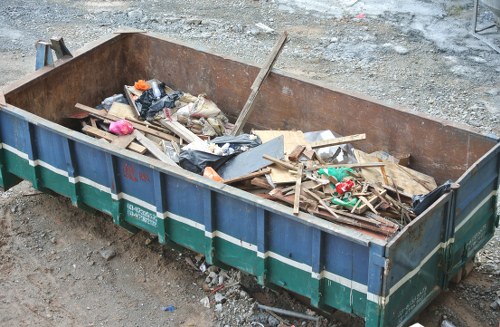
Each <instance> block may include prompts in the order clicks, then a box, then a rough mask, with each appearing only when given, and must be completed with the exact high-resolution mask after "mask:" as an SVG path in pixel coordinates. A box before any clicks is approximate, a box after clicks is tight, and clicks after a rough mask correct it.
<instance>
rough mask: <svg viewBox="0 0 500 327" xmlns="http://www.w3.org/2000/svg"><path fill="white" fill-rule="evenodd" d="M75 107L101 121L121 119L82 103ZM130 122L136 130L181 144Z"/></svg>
mask: <svg viewBox="0 0 500 327" xmlns="http://www.w3.org/2000/svg"><path fill="white" fill-rule="evenodd" d="M75 107H76V108H78V109H80V110H83V111H85V112H87V113H89V114H91V115H92V116H94V117H97V118H100V119H107V120H111V121H117V120H120V118H119V117H116V116H113V115H111V114H109V113H108V112H107V111H106V110H99V109H94V108H91V107H89V106H86V105H83V104H81V103H77V104H76V105H75ZM127 120H128V119H127ZM128 121H129V122H130V123H131V124H132V126H133V127H134V129H137V130H139V131H141V132H143V133H146V134H150V135H154V136H158V137H159V138H162V139H165V140H169V141H174V142H179V139H178V138H176V137H174V136H172V135H170V134H167V133H163V132H160V131H158V130H156V129H153V128H149V127H148V126H147V125H145V124H143V123H138V122H135V121H130V120H128Z"/></svg>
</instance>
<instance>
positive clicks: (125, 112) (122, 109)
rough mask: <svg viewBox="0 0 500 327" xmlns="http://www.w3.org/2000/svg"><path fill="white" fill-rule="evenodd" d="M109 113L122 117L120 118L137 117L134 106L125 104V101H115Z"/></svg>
mask: <svg viewBox="0 0 500 327" xmlns="http://www.w3.org/2000/svg"><path fill="white" fill-rule="evenodd" d="M108 114H110V115H113V116H116V117H120V118H123V119H125V118H129V119H135V117H136V115H135V110H134V108H132V106H130V105H128V104H125V103H120V102H113V104H112V105H111V108H110V109H109V111H108Z"/></svg>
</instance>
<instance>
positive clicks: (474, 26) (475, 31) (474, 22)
mask: <svg viewBox="0 0 500 327" xmlns="http://www.w3.org/2000/svg"><path fill="white" fill-rule="evenodd" d="M478 14H479V0H474V14H473V17H472V31H471V34H472V36H474V37H475V38H476V39H478V40H480V41H482V42H483V43H484V44H486V45H487V46H489V47H490V48H492V49H493V50H495V51H496V52H498V53H500V48H499V47H497V46H496V45H494V44H493V43H491V42H490V41H489V40H487V39H486V38H485V37H484V36H482V35H480V34H478V33H480V32H483V31H486V30H488V29H491V28H494V27H497V25H496V24H492V25H490V26H486V27H483V28H481V29H477V16H478Z"/></svg>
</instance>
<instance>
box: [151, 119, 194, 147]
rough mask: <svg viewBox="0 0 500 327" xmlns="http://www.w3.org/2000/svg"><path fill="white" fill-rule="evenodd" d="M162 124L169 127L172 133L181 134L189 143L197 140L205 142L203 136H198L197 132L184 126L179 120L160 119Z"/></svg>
mask: <svg viewBox="0 0 500 327" xmlns="http://www.w3.org/2000/svg"><path fill="white" fill-rule="evenodd" d="M160 124H161V125H162V126H164V127H166V128H168V129H169V130H170V131H171V132H172V133H174V134H175V135H177V136H179V137H180V138H182V139H183V140H185V141H186V142H188V143H192V142H195V141H200V142H203V141H202V139H201V138H199V137H198V135H196V134H195V133H193V132H191V131H190V130H189V129H187V128H186V127H184V125H182V124H181V123H179V122H176V121H168V120H166V119H162V120H160Z"/></svg>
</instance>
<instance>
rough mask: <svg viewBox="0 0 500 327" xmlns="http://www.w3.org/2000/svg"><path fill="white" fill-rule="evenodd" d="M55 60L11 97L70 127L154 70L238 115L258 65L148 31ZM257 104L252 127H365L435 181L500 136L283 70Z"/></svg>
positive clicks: (353, 130)
mask: <svg viewBox="0 0 500 327" xmlns="http://www.w3.org/2000/svg"><path fill="white" fill-rule="evenodd" d="M98 42H102V40H100V41H98ZM92 45H94V44H92ZM90 46H91V45H89V47H90ZM88 63H91V64H88ZM58 65H59V67H57V68H56V69H52V70H49V71H47V70H46V69H41V70H40V71H39V72H38V74H36V75H35V76H34V77H33V76H31V77H30V81H28V83H26V80H21V81H19V82H18V83H16V84H13V85H11V86H10V89H7V90H6V91H5V98H6V101H7V103H10V104H12V105H14V106H17V107H19V108H23V109H25V110H29V111H31V112H32V113H34V114H36V115H39V116H41V117H43V118H46V119H49V120H51V121H54V122H57V123H61V124H63V125H66V126H68V127H71V126H69V120H65V118H64V117H67V116H69V115H70V114H71V113H74V112H75V111H76V109H75V108H74V105H75V103H77V102H79V103H83V104H86V105H89V106H95V105H97V104H98V103H99V102H100V101H101V100H102V99H104V98H105V97H107V96H109V95H110V94H113V93H120V92H122V87H123V85H125V84H131V83H133V81H135V80H137V79H149V78H157V79H159V80H161V81H164V82H165V83H166V84H167V85H169V86H170V87H172V88H174V89H179V90H182V91H187V92H190V93H192V94H199V93H206V94H207V95H208V96H209V97H210V98H211V99H213V100H214V101H215V103H217V104H218V106H219V107H220V108H221V109H222V110H223V111H224V112H225V113H226V114H227V115H228V116H229V117H230V119H232V120H233V121H234V120H236V117H237V116H238V114H239V112H240V110H241V109H242V108H243V106H244V103H245V101H246V99H247V96H248V95H249V94H250V86H251V84H252V83H253V80H254V79H255V77H256V76H257V74H258V72H259V68H257V67H256V66H253V65H250V64H246V63H242V62H239V61H235V60H232V59H228V58H225V57H223V56H220V55H216V54H213V53H210V52H208V51H206V50H204V49H195V48H193V47H191V46H187V45H180V44H178V43H170V42H169V41H168V39H166V38H164V37H160V36H157V35H154V34H150V33H148V36H146V35H144V34H141V33H130V34H120V35H115V36H112V37H109V38H108V39H107V40H106V41H105V43H104V46H100V47H98V49H96V48H94V49H90V50H88V51H86V50H82V51H80V52H79V53H78V55H77V56H76V58H74V59H72V61H71V64H68V65H66V64H64V63H59V64H58ZM46 81H50V83H48V82H46ZM254 106H255V107H254V111H253V114H252V115H251V117H250V119H249V124H248V125H247V126H246V129H247V130H248V129H250V128H251V127H259V128H266V129H298V130H302V131H314V130H323V129H331V130H332V131H334V132H336V133H339V134H341V135H351V134H357V133H366V134H367V139H366V141H363V142H359V143H356V147H358V148H360V149H362V150H364V151H368V152H371V151H376V150H386V151H388V152H391V153H409V154H411V160H410V161H411V164H410V166H411V168H413V169H416V170H418V171H421V172H423V173H426V174H429V175H431V176H433V177H434V178H435V179H436V181H437V182H438V183H441V182H443V181H445V180H447V179H457V178H458V177H459V176H460V175H461V174H462V173H463V172H464V171H465V170H466V169H467V168H468V167H469V166H471V165H472V164H473V163H474V162H475V161H476V160H477V159H479V158H480V157H481V156H482V155H483V154H485V153H486V152H487V151H488V150H489V149H491V148H492V147H493V146H494V145H495V144H496V143H497V140H495V139H493V138H489V137H486V136H484V135H481V134H477V133H475V132H474V131H472V130H470V129H467V128H466V127H464V126H460V127H455V126H453V125H450V124H449V123H446V122H441V121H438V120H435V119H430V118H426V117H425V116H422V115H421V114H419V115H414V114H411V113H410V112H408V111H404V110H401V109H394V108H391V107H388V106H385V105H383V104H381V103H377V102H375V101H374V100H371V99H367V98H365V97H362V96H359V95H356V94H353V93H345V91H340V90H335V89H332V88H331V87H327V86H325V85H322V84H321V83H318V82H312V81H311V82H309V83H305V82H304V79H303V78H301V79H298V78H295V77H293V76H292V75H289V74H286V73H284V72H281V71H277V70H274V72H273V73H271V74H270V75H269V77H268V78H267V80H266V81H265V82H264V84H263V87H262V89H261V92H260V94H259V95H258V97H257V100H256V102H255V104H254Z"/></svg>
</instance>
